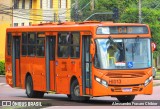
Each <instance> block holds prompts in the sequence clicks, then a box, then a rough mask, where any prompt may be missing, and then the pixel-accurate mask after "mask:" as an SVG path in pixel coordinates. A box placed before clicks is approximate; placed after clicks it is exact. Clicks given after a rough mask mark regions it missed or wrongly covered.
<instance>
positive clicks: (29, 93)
mask: <svg viewBox="0 0 160 109" xmlns="http://www.w3.org/2000/svg"><path fill="white" fill-rule="evenodd" d="M26 94H27V96H28V97H29V98H42V97H43V96H44V92H40V91H34V90H33V80H32V77H31V76H27V79H26Z"/></svg>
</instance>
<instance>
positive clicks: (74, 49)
mask: <svg viewBox="0 0 160 109" xmlns="http://www.w3.org/2000/svg"><path fill="white" fill-rule="evenodd" d="M70 43H71V44H70V45H71V46H70V47H71V48H70V56H71V58H79V56H80V47H79V46H80V45H79V44H80V33H79V32H72V35H71V37H70Z"/></svg>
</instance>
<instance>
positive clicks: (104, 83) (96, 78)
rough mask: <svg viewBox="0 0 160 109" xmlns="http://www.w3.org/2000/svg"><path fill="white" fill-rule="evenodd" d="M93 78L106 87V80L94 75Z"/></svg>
mask: <svg viewBox="0 0 160 109" xmlns="http://www.w3.org/2000/svg"><path fill="white" fill-rule="evenodd" d="M95 80H96V81H97V82H99V83H100V84H102V85H103V86H105V87H108V82H107V81H105V80H103V79H100V78H98V77H96V76H95Z"/></svg>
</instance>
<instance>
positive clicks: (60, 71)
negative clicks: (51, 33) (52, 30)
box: [55, 32, 71, 94]
mask: <svg viewBox="0 0 160 109" xmlns="http://www.w3.org/2000/svg"><path fill="white" fill-rule="evenodd" d="M67 37H68V32H59V33H58V44H57V56H56V61H55V65H56V92H57V93H64V94H67V93H69V91H70V90H69V74H70V69H71V68H70V66H71V63H70V57H69V56H70V54H69V49H70V44H69V43H68V42H67V40H66V39H67Z"/></svg>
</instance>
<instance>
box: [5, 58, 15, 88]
mask: <svg viewBox="0 0 160 109" xmlns="http://www.w3.org/2000/svg"><path fill="white" fill-rule="evenodd" d="M11 61H12V58H11V57H10V56H6V58H5V76H6V83H7V84H9V85H10V86H11V87H13V81H12V62H11Z"/></svg>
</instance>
